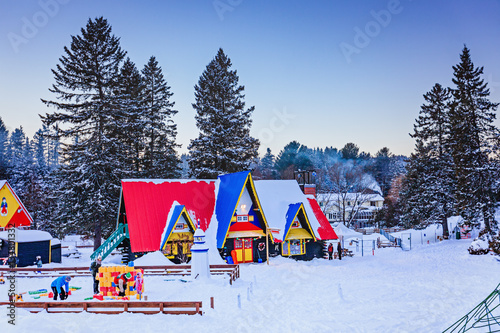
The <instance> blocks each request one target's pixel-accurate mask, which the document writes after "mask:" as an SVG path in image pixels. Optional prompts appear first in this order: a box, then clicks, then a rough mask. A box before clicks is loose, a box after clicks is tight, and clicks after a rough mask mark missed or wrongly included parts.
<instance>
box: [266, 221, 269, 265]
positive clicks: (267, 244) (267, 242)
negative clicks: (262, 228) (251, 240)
mask: <svg viewBox="0 0 500 333" xmlns="http://www.w3.org/2000/svg"><path fill="white" fill-rule="evenodd" d="M266 259H267V260H266V262H267V264H268V265H269V227H267V228H266Z"/></svg>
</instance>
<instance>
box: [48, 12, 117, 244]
mask: <svg viewBox="0 0 500 333" xmlns="http://www.w3.org/2000/svg"><path fill="white" fill-rule="evenodd" d="M125 54H126V52H125V51H123V50H122V49H121V47H120V41H119V38H118V37H116V36H114V35H113V34H112V32H111V26H110V25H109V24H108V22H107V20H106V19H104V18H103V17H99V18H96V19H94V20H93V19H89V20H88V22H87V25H86V27H85V28H82V29H81V34H80V35H78V36H72V37H71V45H70V47H69V48H68V47H64V55H63V56H62V57H61V58H60V59H59V61H60V63H59V64H58V65H57V67H56V69H54V70H52V73H53V74H54V79H55V84H53V86H52V88H51V89H49V90H50V91H51V92H52V93H54V95H56V98H57V100H55V101H49V100H42V101H43V102H44V103H45V104H46V105H47V106H52V107H55V108H56V109H58V110H59V112H55V113H52V114H46V115H45V116H42V117H41V118H42V121H43V122H44V124H46V125H47V126H52V125H54V124H57V123H62V124H64V125H65V126H62V127H59V133H58V137H61V138H63V139H66V141H67V142H68V141H69V142H71V143H65V144H63V157H64V162H65V163H64V166H63V167H62V168H61V171H60V173H59V180H60V181H59V184H60V187H59V189H58V193H59V198H60V200H62V201H63V202H62V203H61V204H60V205H59V207H60V208H61V211H59V212H58V213H57V216H58V219H59V223H64V224H65V225H64V228H63V227H61V229H64V231H66V232H69V231H74V232H80V233H84V234H87V235H90V234H91V235H93V236H94V248H97V247H99V246H100V244H101V237H102V236H103V233H104V234H109V233H111V231H112V230H113V227H114V223H115V217H116V207H117V205H118V197H119V189H120V178H121V174H122V173H123V168H122V167H123V166H122V165H121V163H120V160H119V159H117V158H116V154H117V153H118V152H120V151H122V148H121V146H122V143H121V141H120V140H119V138H117V137H116V128H117V125H116V123H115V121H116V118H117V116H116V112H117V105H119V104H118V101H117V97H116V94H115V93H114V92H115V90H116V88H117V82H118V77H119V74H120V64H121V62H122V60H123V58H124V57H125ZM68 139H69V140H68Z"/></svg>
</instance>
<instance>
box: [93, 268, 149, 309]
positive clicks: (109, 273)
mask: <svg viewBox="0 0 500 333" xmlns="http://www.w3.org/2000/svg"><path fill="white" fill-rule="evenodd" d="M121 273H130V274H132V277H133V281H131V282H129V283H128V284H127V289H126V290H125V298H126V299H129V298H131V297H132V296H135V297H136V298H137V299H141V297H142V293H143V292H144V282H143V279H142V276H143V275H144V271H143V270H142V269H135V268H134V266H133V262H130V263H129V266H101V267H99V272H98V275H97V277H96V278H97V279H98V280H99V291H100V292H99V295H94V298H95V299H98V300H101V301H102V300H104V299H105V297H106V299H117V297H118V286H117V285H115V283H114V282H113V281H114V279H115V277H116V276H118V275H120V274H121ZM139 273H140V274H139Z"/></svg>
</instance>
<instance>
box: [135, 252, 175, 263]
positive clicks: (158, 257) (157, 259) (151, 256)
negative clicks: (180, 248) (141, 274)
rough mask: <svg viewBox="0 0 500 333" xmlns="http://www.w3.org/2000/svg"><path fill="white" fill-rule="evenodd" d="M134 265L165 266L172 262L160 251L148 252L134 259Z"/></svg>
mask: <svg viewBox="0 0 500 333" xmlns="http://www.w3.org/2000/svg"><path fill="white" fill-rule="evenodd" d="M134 265H135V266H165V265H172V262H171V261H170V260H168V258H167V257H165V256H164V255H163V253H161V251H155V252H150V253H148V254H146V255H144V256H142V257H140V258H139V259H136V260H135V261H134Z"/></svg>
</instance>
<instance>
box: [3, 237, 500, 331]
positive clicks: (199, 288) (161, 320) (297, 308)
mask: <svg viewBox="0 0 500 333" xmlns="http://www.w3.org/2000/svg"><path fill="white" fill-rule="evenodd" d="M469 245H470V240H462V241H445V242H441V243H437V244H430V245H424V246H418V247H416V248H414V249H413V250H412V251H408V252H404V251H401V249H397V248H387V249H378V250H377V251H376V252H375V256H364V257H361V256H354V257H353V258H346V259H344V260H342V261H339V260H334V261H327V260H314V261H311V262H295V261H293V260H288V259H285V258H275V259H273V260H271V265H270V266H267V265H265V264H252V265H241V278H240V279H239V280H237V281H236V283H234V284H233V286H229V284H228V281H227V280H223V279H221V278H214V279H212V280H211V281H209V282H188V283H184V282H180V281H164V280H165V279H166V277H146V282H145V286H146V292H147V294H148V296H149V299H150V300H160V299H162V300H202V301H203V303H204V310H205V314H204V315H203V316H170V315H141V314H121V315H95V314H88V313H81V314H47V313H39V314H30V313H28V312H26V311H23V310H18V314H17V325H16V327H15V329H12V327H11V326H10V325H8V324H7V319H6V316H2V317H3V318H4V319H1V321H0V332H33V331H38V332H118V331H120V332H121V331H124V330H140V331H141V332H185V331H187V330H189V331H192V332H259V331H277V332H283V331H288V332H389V331H391V332H440V331H443V330H444V329H446V328H447V327H448V326H450V325H451V324H453V323H454V322H455V321H456V320H458V319H459V318H460V317H462V316H463V315H464V314H465V313H467V312H468V311H470V310H471V309H472V308H473V307H474V306H475V305H477V303H479V302H480V301H481V300H483V299H484V298H485V297H486V296H488V295H489V293H490V292H491V291H492V290H493V289H494V288H495V287H496V286H497V285H498V283H499V282H500V262H498V261H497V260H495V258H494V257H493V256H490V255H487V256H470V255H469V254H468V253H467V247H468V246H469ZM72 282H74V283H73V285H75V286H82V287H83V289H82V290H81V291H79V292H75V293H74V295H73V296H71V299H70V300H78V299H83V298H84V297H86V296H88V293H90V291H91V280H90V278H75V279H74V280H73V281H72ZM49 284H50V279H22V278H21V279H19V280H18V289H19V290H33V289H39V288H48V285H49ZM238 294H239V295H240V299H241V309H240V308H239V307H238ZM0 295H6V289H5V286H0ZM210 296H214V297H215V309H213V310H212V309H210V308H209V304H210V303H209V298H210ZM3 298H5V296H2V299H3ZM0 311H2V312H4V313H5V311H6V310H5V307H4V308H3V309H0ZM5 328H6V329H7V330H5Z"/></svg>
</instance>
